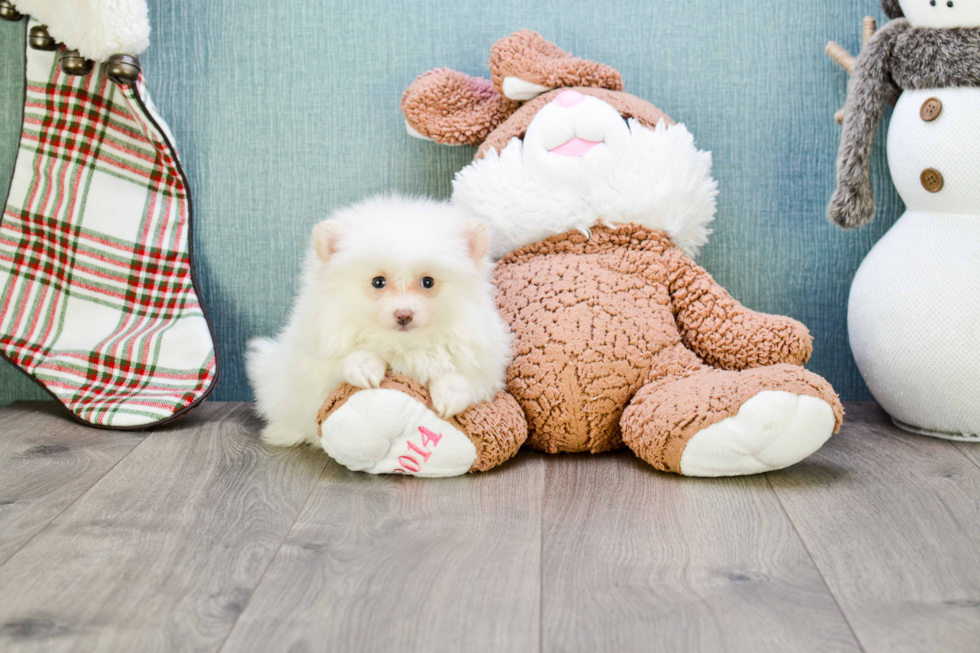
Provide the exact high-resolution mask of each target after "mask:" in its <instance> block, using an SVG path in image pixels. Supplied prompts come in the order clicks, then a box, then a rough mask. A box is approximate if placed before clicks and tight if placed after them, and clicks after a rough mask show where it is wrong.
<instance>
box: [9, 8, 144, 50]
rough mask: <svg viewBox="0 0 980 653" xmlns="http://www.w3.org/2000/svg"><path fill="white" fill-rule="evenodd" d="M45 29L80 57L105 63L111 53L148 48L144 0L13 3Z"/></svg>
mask: <svg viewBox="0 0 980 653" xmlns="http://www.w3.org/2000/svg"><path fill="white" fill-rule="evenodd" d="M13 3H14V6H15V7H17V10H18V11H20V12H21V13H23V14H28V15H29V16H31V17H32V18H34V19H35V20H37V21H39V22H40V23H42V24H44V25H47V26H48V32H49V33H50V34H51V36H52V37H54V38H55V39H56V40H57V41H58V42H59V43H64V44H65V45H66V46H68V48H70V49H75V50H78V51H79V53H81V55H82V56H83V57H86V58H88V59H92V60H94V61H105V60H106V59H108V58H109V57H110V56H111V55H114V54H128V55H132V56H136V55H138V54H141V53H142V52H143V51H144V50H146V48H147V47H148V46H149V45H150V19H149V17H148V15H147V10H146V0H13Z"/></svg>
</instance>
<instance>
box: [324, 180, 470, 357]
mask: <svg viewBox="0 0 980 653" xmlns="http://www.w3.org/2000/svg"><path fill="white" fill-rule="evenodd" d="M487 247H488V236H487V231H486V228H485V227H484V225H483V222H481V221H480V220H476V219H469V220H467V219H465V218H463V217H461V215H460V213H459V212H458V211H457V210H456V209H454V208H453V207H452V206H451V205H449V204H448V203H445V202H436V201H432V200H425V199H409V198H402V197H382V198H375V199H371V200H368V201H366V202H363V203H361V204H357V205H354V206H352V207H350V208H347V209H344V210H342V211H339V212H338V213H337V214H335V216H333V217H332V218H331V219H330V220H326V221H324V222H321V223H320V224H318V225H316V227H314V229H313V248H314V250H315V252H316V257H317V259H318V264H319V270H317V272H316V276H317V279H318V283H319V284H320V286H321V288H322V292H323V295H322V296H323V299H324V302H325V304H327V305H329V309H328V310H331V311H333V312H335V313H336V314H338V316H339V315H340V314H342V316H343V319H344V320H346V321H348V322H349V323H352V324H354V325H356V326H357V328H359V329H362V330H363V332H364V336H365V337H368V338H370V337H371V336H372V335H374V336H389V337H392V336H393V337H399V338H409V337H412V336H413V335H415V334H422V333H426V332H431V331H433V330H436V329H445V328H451V327H452V325H453V322H454V321H455V320H457V319H458V318H459V317H460V315H463V314H465V307H466V306H467V305H468V304H469V303H470V302H471V301H472V299H473V297H474V294H477V295H479V294H483V295H484V296H485V295H486V293H487V273H488V265H487V263H486V262H485V255H486V252H487Z"/></svg>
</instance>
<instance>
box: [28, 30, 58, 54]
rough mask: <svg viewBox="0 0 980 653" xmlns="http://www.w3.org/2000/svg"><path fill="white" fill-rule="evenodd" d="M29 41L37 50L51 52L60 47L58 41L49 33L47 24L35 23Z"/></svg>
mask: <svg viewBox="0 0 980 653" xmlns="http://www.w3.org/2000/svg"><path fill="white" fill-rule="evenodd" d="M29 42H30V44H31V47H32V48H34V49H35V50H44V51H45V52H51V51H53V50H57V49H58V42H57V41H55V40H54V38H53V37H52V36H51V35H50V34H49V33H48V26H47V25H35V26H34V27H32V28H31V35H30V38H29Z"/></svg>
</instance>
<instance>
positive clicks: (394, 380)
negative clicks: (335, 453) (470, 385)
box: [316, 373, 527, 472]
mask: <svg viewBox="0 0 980 653" xmlns="http://www.w3.org/2000/svg"><path fill="white" fill-rule="evenodd" d="M381 387H382V388H386V389H389V390H398V391H400V392H404V393H405V394H407V395H409V396H410V397H412V398H414V399H415V400H416V401H419V402H421V403H422V404H424V405H425V406H426V408H428V409H429V410H432V400H431V398H430V397H429V391H428V389H427V388H426V387H425V386H423V385H422V384H421V383H419V382H418V381H415V380H413V379H409V378H407V377H404V376H400V375H393V374H391V373H389V374H388V375H387V376H386V377H385V379H384V381H382V382H381ZM358 392H361V390H360V389H359V388H355V387H354V386H352V385H348V384H346V383H345V384H343V385H341V386H340V387H338V388H337V389H336V390H334V391H333V392H332V393H330V396H328V397H327V400H326V401H325V402H324V403H323V406H322V407H321V408H320V412H319V413H318V414H317V417H316V423H317V425H318V426H319V427H320V428H322V425H323V422H324V420H326V419H327V417H329V416H330V415H331V414H332V413H333V412H334V411H336V410H337V409H338V408H340V407H341V406H343V405H344V404H345V403H347V400H348V399H350V398H351V397H353V396H354V395H355V394H356V393H358ZM446 421H447V422H449V423H450V424H452V425H453V426H455V427H456V428H457V429H459V430H460V431H462V432H463V433H465V434H466V436H467V437H469V439H470V441H471V442H472V443H473V446H475V447H476V462H475V463H473V466H472V467H471V468H470V472H485V471H487V470H489V469H493V468H494V467H496V466H498V465H500V464H501V463H502V462H504V461H505V460H508V459H510V458H513V457H514V455H515V454H516V453H517V452H518V450H519V449H520V448H521V445H522V444H524V441H525V440H526V439H527V421H526V420H525V419H524V412H523V411H522V410H521V407H520V406H519V405H518V404H517V402H516V401H515V400H514V398H513V397H511V396H510V395H509V394H507V393H506V392H500V393H498V394H497V396H496V397H494V399H493V401H489V402H486V403H482V404H477V405H476V406H470V407H469V408H467V409H466V410H465V411H463V412H462V413H460V414H459V415H457V416H456V417H453V418H451V419H448V420H446ZM320 434H321V436H322V435H323V433H322V431H321V433H320Z"/></svg>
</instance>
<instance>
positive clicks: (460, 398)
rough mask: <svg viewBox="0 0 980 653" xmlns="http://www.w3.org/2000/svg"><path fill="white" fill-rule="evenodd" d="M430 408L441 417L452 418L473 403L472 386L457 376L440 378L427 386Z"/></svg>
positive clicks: (451, 375)
mask: <svg viewBox="0 0 980 653" xmlns="http://www.w3.org/2000/svg"><path fill="white" fill-rule="evenodd" d="M429 394H430V395H431V396H432V407H433V408H435V409H436V412H437V413H439V415H440V416H442V417H447V418H448V417H452V416H454V415H458V414H459V413H461V412H463V411H464V410H466V409H467V408H469V407H470V405H471V404H472V403H473V386H472V385H470V382H469V381H467V380H466V378H465V377H462V376H460V375H458V374H449V375H447V376H443V377H440V378H438V379H436V380H435V381H433V382H432V383H431V384H429Z"/></svg>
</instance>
